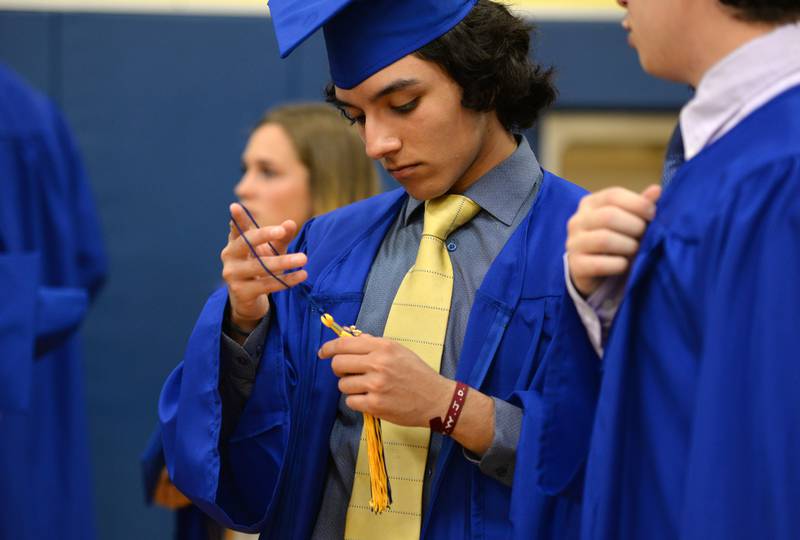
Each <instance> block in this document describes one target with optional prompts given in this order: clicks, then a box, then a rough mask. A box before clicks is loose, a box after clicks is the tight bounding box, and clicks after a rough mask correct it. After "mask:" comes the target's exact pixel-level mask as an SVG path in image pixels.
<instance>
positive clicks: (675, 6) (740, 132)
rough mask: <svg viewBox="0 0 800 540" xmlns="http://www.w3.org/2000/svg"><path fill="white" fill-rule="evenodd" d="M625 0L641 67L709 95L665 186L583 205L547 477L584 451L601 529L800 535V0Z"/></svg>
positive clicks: (698, 535) (587, 509) (700, 102)
mask: <svg viewBox="0 0 800 540" xmlns="http://www.w3.org/2000/svg"><path fill="white" fill-rule="evenodd" d="M620 4H621V5H623V6H624V7H626V8H627V10H628V16H627V17H626V19H625V22H624V23H623V25H624V27H625V28H626V29H627V30H628V32H629V34H630V42H631V43H632V45H633V46H634V47H635V48H636V50H637V52H638V53H639V57H640V60H641V63H642V65H643V67H644V69H645V70H646V71H648V72H649V73H651V74H654V75H657V76H660V77H663V78H666V79H671V80H675V81H680V82H684V83H687V84H690V85H692V86H693V87H695V88H696V93H695V96H694V98H693V99H692V100H691V101H690V102H689V103H688V104H687V105H686V106H685V107H684V108H683V110H682V111H681V115H680V125H679V128H678V130H677V131H676V134H675V136H674V137H673V139H672V143H671V148H670V151H669V153H668V159H667V167H666V169H665V175H664V185H663V191H662V188H660V187H659V186H651V187H650V188H648V189H647V190H645V191H644V192H643V193H641V194H639V193H632V192H630V191H627V190H623V189H621V188H612V189H608V190H604V191H601V192H598V193H595V194H592V195H590V196H587V197H586V198H585V199H583V200H582V202H581V205H580V208H579V210H578V212H576V214H575V215H574V216H573V217H572V218H571V220H570V224H569V235H568V241H567V264H568V275H567V279H568V280H569V281H568V286H569V287H570V289H571V293H570V294H571V296H572V297H573V300H574V302H573V303H567V305H566V307H565V309H564V310H562V314H561V321H560V324H561V327H560V328H561V329H562V330H563V333H561V334H559V335H561V336H567V335H569V336H572V337H571V338H570V339H566V338H565V339H563V340H561V341H560V342H559V343H558V345H557V346H558V348H560V350H561V351H562V352H563V354H561V355H558V356H556V357H554V358H555V359H556V362H554V363H553V365H552V366H551V367H552V369H553V372H554V373H557V374H559V377H560V378H559V385H557V388H556V386H554V387H553V389H552V391H551V392H546V394H547V395H549V396H551V397H552V399H550V400H549V401H548V403H547V405H546V406H545V410H546V411H547V412H546V414H545V419H544V421H543V425H544V426H560V429H554V430H552V436H551V437H549V438H548V447H547V448H543V449H542V456H543V460H542V463H541V464H540V467H541V469H542V471H544V473H543V475H542V476H543V477H545V478H547V479H550V480H556V481H562V482H563V481H566V480H568V476H569V474H570V471H574V470H576V468H578V467H580V466H581V463H582V462H583V461H584V460H585V459H586V455H587V452H588V462H587V465H586V478H585V484H584V489H583V510H582V522H581V533H582V538H584V539H587V540H588V539H615V540H617V539H622V540H624V539H641V538H648V539H687V540H688V539H697V540H699V539H709V538H720V539H721V538H725V539H753V538H769V539H786V540H788V539H792V538H800V513H798V512H797V508H798V507H800V399H798V397H797V396H798V394H797V389H798V385H800V349H799V348H798V336H799V335H800V243H798V239H800V54H797V52H798V51H800V25H799V24H798V21H800V5H798V4H797V2H794V1H788V0H774V1H771V0H766V1H753V0H695V1H694V2H677V1H675V2H673V1H665V2H646V1H640V0H627V1H622V0H621V1H620ZM556 364H557V365H556ZM601 366H602V373H601V369H600V368H601ZM595 400H596V402H597V406H596V411H594V406H593V404H594V403H595ZM576 404H577V405H576ZM593 412H595V414H594V420H593V427H592V424H591V422H590V421H589V419H591V418H592V413H593ZM564 426H570V427H569V429H563V428H564ZM590 435H591V436H590ZM563 448H573V449H574V448H578V449H580V450H581V451H580V452H573V453H572V455H571V456H569V459H564V456H563V455H559V454H558V450H559V449H563ZM557 483H558V482H556V484H557ZM548 487H556V486H555V485H553V486H548Z"/></svg>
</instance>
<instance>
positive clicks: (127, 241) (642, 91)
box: [0, 11, 688, 540]
mask: <svg viewBox="0 0 800 540" xmlns="http://www.w3.org/2000/svg"><path fill="white" fill-rule="evenodd" d="M535 43H536V46H535V56H536V57H537V59H538V60H540V61H542V62H544V63H546V64H553V65H555V66H557V67H558V73H559V75H558V83H559V87H560V92H561V97H560V101H559V105H558V107H559V108H562V109H591V110H597V109H600V110H609V111H614V110H631V109H633V110H674V109H676V108H678V107H679V106H680V105H681V104H682V103H683V102H684V101H685V100H686V98H687V97H688V90H687V89H685V88H682V87H680V86H675V85H669V84H665V83H662V82H659V81H656V80H654V79H652V78H650V77H648V76H646V75H644V74H642V72H641V70H640V68H639V65H638V61H637V59H636V56H635V54H634V53H633V51H631V50H630V49H629V48H628V46H627V45H626V43H625V38H624V35H623V32H622V30H621V29H619V27H618V25H617V24H616V23H578V22H553V21H548V22H543V23H542V24H540V26H539V31H538V34H537V36H536V42H535ZM0 61H2V62H4V63H6V64H8V65H9V66H11V67H12V68H14V69H15V70H17V71H18V72H20V73H21V74H22V75H23V76H24V77H25V78H27V79H28V80H29V81H30V82H31V83H32V84H33V85H34V86H36V87H38V88H40V89H41V90H43V91H44V92H46V93H48V94H49V95H51V96H52V97H53V98H54V99H55V100H56V101H57V102H58V103H59V105H60V106H61V107H62V109H63V110H64V112H65V114H66V116H67V119H68V120H69V122H70V124H71V126H72V128H73V130H74V132H75V134H76V137H77V139H78V143H79V147H80V148H81V150H82V152H83V156H84V159H85V162H86V166H87V169H88V171H89V175H90V178H91V182H92V186H93V188H94V193H95V196H96V201H97V206H98V208H99V211H100V215H101V220H102V224H103V228H104V232H105V241H106V246H107V249H108V251H109V254H110V258H111V276H110V280H109V282H108V285H107V287H106V289H105V291H104V293H103V294H102V296H101V297H100V299H99V301H98V302H97V304H96V305H95V306H94V309H93V311H92V313H91V316H90V317H89V319H88V320H87V322H86V325H85V327H84V336H85V348H86V356H85V358H86V362H85V363H86V377H87V387H88V396H87V403H88V415H89V419H90V426H91V438H92V440H91V444H92V452H93V463H94V470H93V475H94V485H95V501H96V510H97V521H98V529H99V531H100V538H101V539H104V540H105V539H108V540H141V539H154V540H158V539H167V538H171V530H172V524H171V520H170V517H169V515H168V513H167V512H166V511H162V510H158V509H149V508H146V507H145V506H144V503H143V496H142V491H141V483H140V474H139V468H138V456H139V454H140V452H141V450H142V448H143V447H144V445H145V443H146V441H147V438H148V436H149V434H150V432H151V430H152V428H153V425H154V422H155V414H156V413H155V410H156V401H157V397H158V393H159V390H160V387H161V384H162V383H163V381H164V378H165V377H166V376H167V374H168V373H169V372H170V370H171V369H172V367H173V366H174V365H175V364H176V363H177V362H178V361H179V360H180V358H181V354H182V350H183V346H184V343H185V341H186V338H187V336H188V335H189V333H190V331H191V328H192V324H193V322H194V319H195V316H196V314H197V313H198V311H199V310H200V308H201V306H202V304H203V302H204V299H205V297H206V296H207V295H208V293H209V292H210V291H211V290H212V289H213V288H214V287H215V285H216V284H217V283H218V281H219V270H220V264H219V259H218V253H219V250H220V249H221V247H222V246H223V244H224V242H225V238H226V234H227V222H228V219H227V217H226V208H227V203H228V202H229V201H230V200H231V199H232V194H231V190H232V188H233V185H234V183H235V182H236V180H237V179H238V174H239V156H240V152H241V150H242V148H243V145H244V142H245V140H246V138H247V134H248V129H249V128H250V127H251V126H252V124H253V123H254V122H255V120H256V119H257V118H258V117H259V116H260V114H261V113H262V112H263V111H264V110H265V109H266V108H268V107H270V106H272V105H275V104H278V103H281V102H285V101H297V100H310V99H319V98H320V96H321V89H322V86H323V84H324V83H325V82H326V80H327V77H326V63H325V62H326V61H325V53H324V48H323V44H322V42H321V41H320V40H319V39H314V40H312V41H311V43H309V44H308V45H305V46H303V47H301V48H299V49H298V50H297V51H296V52H295V53H294V54H293V55H292V57H291V58H290V59H288V60H286V61H281V60H279V59H278V52H277V47H276V43H275V38H274V35H273V33H272V29H271V26H270V23H269V20H268V19H267V18H263V17H261V18H256V17H222V16H214V17H212V16H194V15H182V16H172V15H134V14H94V13H41V12H36V13H33V12H31V13H28V12H14V11H0ZM532 135H535V133H532Z"/></svg>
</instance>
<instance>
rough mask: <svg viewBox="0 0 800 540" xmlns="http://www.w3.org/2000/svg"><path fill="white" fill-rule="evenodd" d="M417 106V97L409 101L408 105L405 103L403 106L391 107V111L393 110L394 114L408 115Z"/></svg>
mask: <svg viewBox="0 0 800 540" xmlns="http://www.w3.org/2000/svg"><path fill="white" fill-rule="evenodd" d="M417 105H419V98H418V97H417V98H414V99H412V100H411V101H409V102H408V103H405V104H403V105H398V106H397V107H392V110H394V111H395V112H398V113H400V114H407V113H410V112H411V111H413V110H414V109H416V108H417Z"/></svg>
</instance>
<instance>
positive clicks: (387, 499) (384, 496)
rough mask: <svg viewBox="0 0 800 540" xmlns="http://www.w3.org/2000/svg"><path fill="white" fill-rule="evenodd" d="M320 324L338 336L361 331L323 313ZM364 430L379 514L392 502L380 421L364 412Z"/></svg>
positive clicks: (373, 496)
mask: <svg viewBox="0 0 800 540" xmlns="http://www.w3.org/2000/svg"><path fill="white" fill-rule="evenodd" d="M321 320H322V324H324V325H325V326H327V327H328V328H330V329H331V330H333V331H334V332H335V333H336V335H337V336H339V337H354V336H358V335H359V334H360V333H361V332H360V331H359V330H358V329H356V328H355V327H354V326H351V327H349V328H346V329H345V328H342V327H341V326H339V325H338V324H337V323H336V321H334V320H333V317H332V316H331V315H330V314H328V313H325V314H324V315H322V317H321ZM364 431H365V432H366V435H367V456H368V458H369V484H370V495H371V499H370V501H369V507H370V510H372V511H373V512H375V513H376V514H381V513H383V512H384V511H386V510H388V509H389V506H390V505H391V504H392V491H391V487H390V486H389V476H388V474H387V472H386V459H385V457H384V453H383V436H382V435H381V421H380V420H379V419H378V418H375V417H374V416H372V415H371V414H369V413H364Z"/></svg>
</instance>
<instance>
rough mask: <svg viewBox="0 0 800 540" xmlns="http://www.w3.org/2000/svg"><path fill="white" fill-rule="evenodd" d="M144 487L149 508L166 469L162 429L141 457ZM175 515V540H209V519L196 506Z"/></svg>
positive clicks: (156, 433) (148, 443)
mask: <svg viewBox="0 0 800 540" xmlns="http://www.w3.org/2000/svg"><path fill="white" fill-rule="evenodd" d="M141 466H142V485H143V486H144V500H145V503H146V504H147V505H148V506H149V505H152V504H153V496H154V495H155V491H156V487H157V486H158V480H159V478H160V477H161V471H162V470H163V469H164V466H165V463H164V450H163V446H162V444H161V429H160V427H158V428H156V429H155V431H153V434H152V435H151V436H150V440H149V441H147V446H146V448H145V450H144V452H143V453H142V456H141ZM174 514H175V534H174V535H173V538H175V540H209V530H208V529H209V526H208V522H209V518H208V516H206V515H205V514H204V513H203V512H202V510H200V509H199V508H197V507H196V506H194V505H190V506H187V507H185V508H180V509H178V510H176V511H175V512H174Z"/></svg>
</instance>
